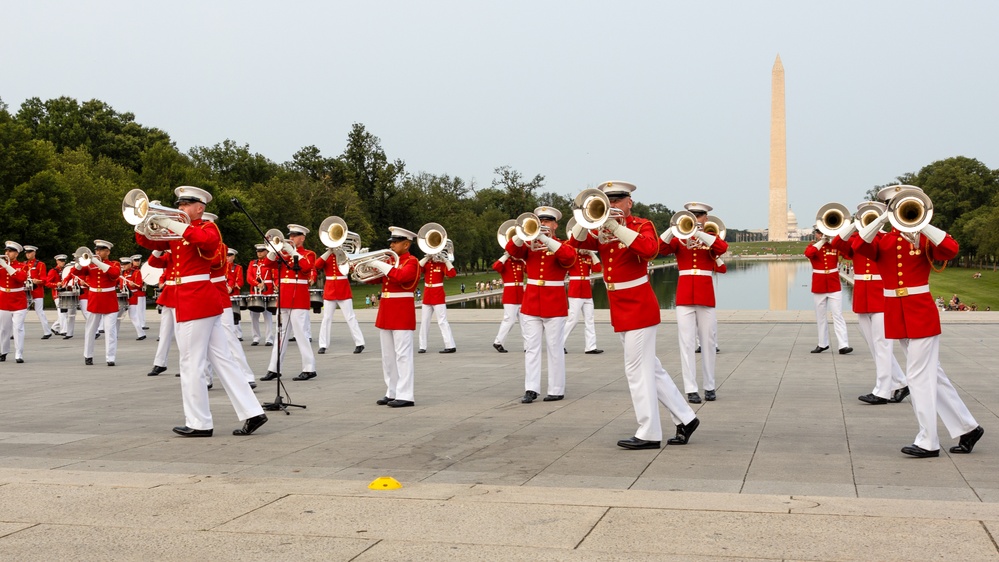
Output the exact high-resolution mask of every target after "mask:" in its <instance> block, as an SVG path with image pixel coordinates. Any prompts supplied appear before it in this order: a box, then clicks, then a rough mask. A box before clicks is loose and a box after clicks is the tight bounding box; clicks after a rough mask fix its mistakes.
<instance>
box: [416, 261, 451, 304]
mask: <svg viewBox="0 0 999 562" xmlns="http://www.w3.org/2000/svg"><path fill="white" fill-rule="evenodd" d="M455 275H458V271H457V270H456V269H455V268H453V267H451V268H448V266H447V264H446V263H443V262H439V261H433V260H430V261H427V264H426V265H424V266H423V304H444V300H445V297H444V278H445V277H454V276H455Z"/></svg>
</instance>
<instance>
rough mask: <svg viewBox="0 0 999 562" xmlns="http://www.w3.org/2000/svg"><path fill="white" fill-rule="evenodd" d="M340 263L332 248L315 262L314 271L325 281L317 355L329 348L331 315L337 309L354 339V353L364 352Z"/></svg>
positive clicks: (347, 285)
mask: <svg viewBox="0 0 999 562" xmlns="http://www.w3.org/2000/svg"><path fill="white" fill-rule="evenodd" d="M340 265H341V264H340V263H339V260H338V259H337V253H336V252H335V251H334V250H333V248H327V249H326V252H324V253H323V255H321V256H319V259H317V260H316V269H318V270H320V271H322V272H323V274H324V275H325V277H326V281H325V283H324V284H323V321H322V324H321V325H320V327H319V353H320V354H323V353H326V348H327V347H329V346H330V333H331V332H332V331H333V313H334V312H336V309H337V307H339V308H340V311H341V312H343V320H344V322H346V323H347V329H348V330H350V337H351V338H353V339H354V353H360V352H362V351H364V335H363V334H362V333H361V326H360V325H359V324H358V323H357V316H355V315H354V292H353V291H352V290H351V289H350V280H349V279H348V278H347V276H346V275H343V274H342V273H341V272H340Z"/></svg>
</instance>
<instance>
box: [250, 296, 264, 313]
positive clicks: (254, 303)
mask: <svg viewBox="0 0 999 562" xmlns="http://www.w3.org/2000/svg"><path fill="white" fill-rule="evenodd" d="M246 308H249V309H250V312H263V311H264V309H266V308H267V305H266V301H265V300H264V296H263V295H249V296H247V297H246Z"/></svg>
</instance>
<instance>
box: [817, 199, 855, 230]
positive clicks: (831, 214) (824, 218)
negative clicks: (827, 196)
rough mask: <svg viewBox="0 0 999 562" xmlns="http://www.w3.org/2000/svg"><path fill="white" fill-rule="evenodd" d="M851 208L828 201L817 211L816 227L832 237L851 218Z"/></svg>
mask: <svg viewBox="0 0 999 562" xmlns="http://www.w3.org/2000/svg"><path fill="white" fill-rule="evenodd" d="M850 216H851V215H850V210H849V209H847V208H846V206H845V205H842V204H840V203H826V204H825V205H823V206H822V207H820V208H819V212H818V213H815V228H817V229H819V232H821V233H822V234H824V235H825V236H828V237H830V238H832V237H833V236H836V233H837V232H839V229H841V228H843V225H844V224H845V223H846V221H847V220H849V217H850Z"/></svg>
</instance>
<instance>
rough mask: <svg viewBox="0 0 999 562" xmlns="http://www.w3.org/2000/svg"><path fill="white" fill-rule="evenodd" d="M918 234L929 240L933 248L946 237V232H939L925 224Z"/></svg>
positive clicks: (937, 229) (930, 225)
mask: <svg viewBox="0 0 999 562" xmlns="http://www.w3.org/2000/svg"><path fill="white" fill-rule="evenodd" d="M919 232H920V233H922V235H923V236H925V237H927V238H929V239H930V242H933V245H934V246H939V245H940V243H941V242H943V241H944V238H946V237H947V233H946V232H944V231H942V230H940V229H939V228H937V227H935V226H933V225H932V224H927V225H926V226H924V227H923V229H922V230H920V231H919Z"/></svg>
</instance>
